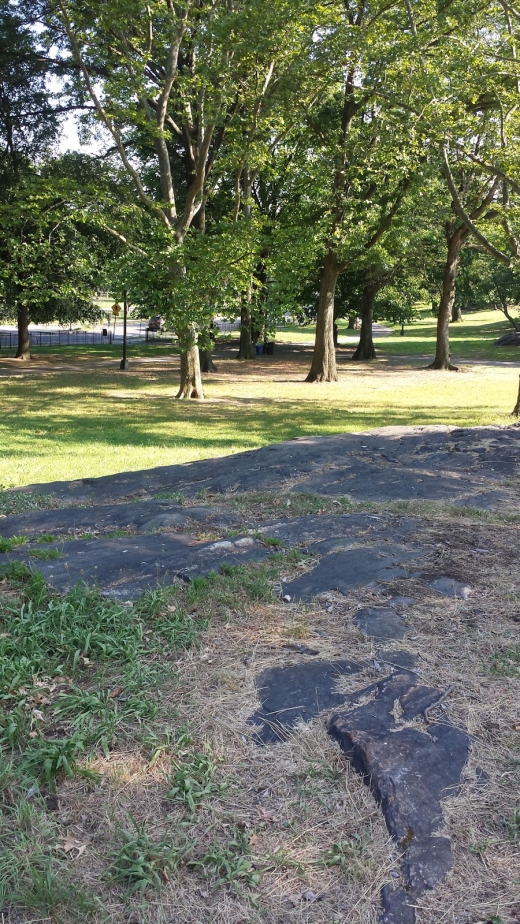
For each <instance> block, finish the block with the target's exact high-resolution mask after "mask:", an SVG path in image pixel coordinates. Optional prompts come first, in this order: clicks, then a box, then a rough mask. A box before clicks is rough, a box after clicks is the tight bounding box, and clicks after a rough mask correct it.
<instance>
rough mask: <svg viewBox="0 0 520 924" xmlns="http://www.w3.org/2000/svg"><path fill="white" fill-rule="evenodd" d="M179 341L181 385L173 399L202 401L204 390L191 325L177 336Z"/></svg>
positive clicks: (197, 351) (195, 339)
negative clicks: (196, 399)
mask: <svg viewBox="0 0 520 924" xmlns="http://www.w3.org/2000/svg"><path fill="white" fill-rule="evenodd" d="M179 341H180V344H181V384H180V388H179V391H178V392H177V394H176V396H175V397H176V398H198V399H199V400H203V399H204V390H203V388H202V376H201V374H200V358H199V348H198V346H197V333H196V331H195V327H194V326H193V325H191V326H190V327H189V328H187V329H186V330H183V331H182V332H181V333H180V335H179Z"/></svg>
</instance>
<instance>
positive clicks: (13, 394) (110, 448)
mask: <svg viewBox="0 0 520 924" xmlns="http://www.w3.org/2000/svg"><path fill="white" fill-rule="evenodd" d="M388 339H389V340H390V339H393V338H388ZM396 339H397V338H396ZM399 339H400V340H401V341H402V339H404V338H399ZM61 355H62V354H60V356H61ZM232 355H233V354H232V352H230V351H229V349H227V352H223V353H221V355H220V356H219V355H218V353H217V357H216V358H217V363H218V370H219V371H218V373H217V374H216V375H211V376H206V377H205V389H206V396H207V400H206V401H205V402H200V403H199V402H176V401H175V400H174V396H175V394H176V391H177V387H178V378H179V371H178V362H179V361H178V357H177V356H169V357H168V356H160V355H159V356H155V357H153V356H149V361H146V360H145V359H142V360H141V361H139V359H138V358H137V357H136V356H135V355H134V357H133V362H132V364H131V367H130V369H129V370H128V371H127V372H126V373H124V374H123V373H121V372H120V371H119V369H118V364H117V362H109V361H106V360H100V359H99V357H98V358H96V359H94V357H93V356H92V354H90V355H89V356H88V357H84V358H83V359H81V360H80V358H79V357H78V359H77V361H76V362H72V361H71V359H72V358H73V357H72V356H70V355H69V356H68V357H67V360H66V361H65V358H64V361H63V362H62V363H60V364H58V365H57V366H56V367H55V366H53V364H52V363H50V362H49V359H50V357H49V356H47V357H42V358H40V359H39V360H38V359H36V360H35V361H34V362H33V363H31V364H30V366H29V367H21V366H19V365H18V364H15V363H14V362H13V361H10V362H9V361H7V362H0V373H1V374H0V484H2V485H3V486H4V487H6V488H12V487H18V486H21V485H27V484H34V483H38V482H49V481H54V480H62V479H63V480H70V479H75V478H84V477H96V476H99V475H106V474H111V473H114V472H119V471H127V470H138V469H142V468H148V467H152V466H156V465H168V464H173V463H181V462H190V461H193V460H196V459H202V458H208V457H212V456H222V455H227V454H230V453H236V452H241V451H243V450H247V449H254V448H257V447H259V446H264V445H266V444H269V443H273V442H278V441H281V440H287V439H292V438H294V437H298V436H304V435H308V434H321V435H326V434H334V433H341V432H345V431H353V430H357V431H360V430H367V429H371V428H374V427H382V426H389V425H399V426H407V425H414V424H415V425H430V424H452V425H456V426H476V425H482V424H484V425H485V424H494V423H499V424H507V423H510V422H511V417H510V416H509V415H510V412H511V410H512V408H513V405H514V403H515V400H516V395H517V387H518V379H517V372H516V369H515V368H512V367H511V366H510V365H508V364H506V365H504V366H488V365H474V366H471V365H468V366H465V367H464V369H463V371H462V372H461V373H459V374H455V373H444V372H432V371H426V370H425V369H424V366H423V364H422V363H421V362H420V361H419V360H418V361H417V363H413V364H412V363H411V362H410V360H409V359H407V360H406V362H400V361H397V360H395V359H391V358H383V359H382V360H381V362H379V363H371V364H359V365H358V364H353V363H351V361H350V359H349V353H348V351H347V350H340V351H339V353H338V361H339V382H338V383H334V384H324V385H308V384H306V383H305V382H304V378H305V375H306V373H307V371H308V368H309V364H310V358H311V348H310V347H307V348H306V347H303V346H302V348H301V351H300V352H297V353H292V354H291V353H284V352H283V351H282V350H281V349H280V350H278V352H277V354H275V356H274V357H268V356H266V357H259V358H258V360H257V361H256V362H254V363H237V362H236V360H234V359H232V358H231V357H232ZM405 358H406V357H405Z"/></svg>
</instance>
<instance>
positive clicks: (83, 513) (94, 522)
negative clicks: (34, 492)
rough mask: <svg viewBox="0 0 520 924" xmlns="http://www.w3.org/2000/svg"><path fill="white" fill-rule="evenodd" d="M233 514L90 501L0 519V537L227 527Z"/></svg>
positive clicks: (169, 504)
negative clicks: (207, 526) (208, 526)
mask: <svg viewBox="0 0 520 924" xmlns="http://www.w3.org/2000/svg"><path fill="white" fill-rule="evenodd" d="M236 522H237V518H236V516H233V514H229V513H225V512H224V511H221V510H219V509H217V508H214V507H186V508H185V507H182V506H181V505H180V504H179V503H177V502H176V501H174V500H148V501H146V502H144V503H129V504H110V505H109V504H104V505H100V504H94V505H92V506H90V505H89V506H88V507H58V508H56V509H53V510H35V511H33V512H31V513H26V514H18V515H17V516H10V517H1V518H0V536H5V537H6V538H9V537H11V536H28V537H31V536H34V535H38V533H40V534H41V533H55V534H60V533H76V532H81V531H83V532H98V531H99V532H107V531H109V530H121V529H128V530H132V531H134V532H138V533H146V532H152V531H153V530H156V529H180V528H183V527H190V526H191V527H192V528H193V527H195V526H196V525H197V524H199V525H200V524H202V525H211V526H213V527H216V526H218V527H220V528H223V527H227V526H231V525H233V524H235V523H236Z"/></svg>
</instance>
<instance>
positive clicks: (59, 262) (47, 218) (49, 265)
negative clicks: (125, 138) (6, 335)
mask: <svg viewBox="0 0 520 924" xmlns="http://www.w3.org/2000/svg"><path fill="white" fill-rule="evenodd" d="M89 168H92V169H89ZM98 172H99V165H98V164H92V163H91V159H90V158H84V157H82V156H81V155H65V156H64V157H62V158H59V159H54V160H50V161H47V162H45V163H43V164H42V165H41V166H40V167H39V168H38V169H36V168H33V167H30V166H29V165H25V167H24V169H23V172H20V174H19V179H18V183H17V184H16V185H15V186H12V187H11V188H10V189H7V190H4V192H3V195H2V196H1V198H0V315H1V316H2V317H4V318H6V319H15V320H16V321H17V325H18V349H17V353H16V356H17V358H19V359H29V358H30V348H29V324H30V323H31V322H33V323H38V324H46V323H49V322H50V321H58V322H59V323H62V324H63V323H70V322H72V321H82V322H85V321H94V320H98V319H99V317H100V310H99V308H98V307H97V306H96V304H95V303H94V301H93V297H94V293H95V290H96V289H97V287H98V285H99V279H100V273H101V267H102V265H103V262H104V261H105V260H106V258H107V253H109V250H110V240H109V239H108V235H107V234H106V233H104V232H103V229H102V228H101V227H100V225H99V222H98V220H97V216H96V215H95V214H92V213H89V211H88V210H86V209H85V207H84V201H82V200H83V198H84V196H85V195H89V193H88V185H89V182H92V174H94V177H95V179H96V180H97V179H98V177H97V174H98ZM99 188H100V187H99V183H98V184H97V186H96V189H97V190H98V192H99ZM90 195H92V193H91V192H90Z"/></svg>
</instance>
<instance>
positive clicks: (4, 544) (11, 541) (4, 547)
mask: <svg viewBox="0 0 520 924" xmlns="http://www.w3.org/2000/svg"><path fill="white" fill-rule="evenodd" d="M26 542H27V536H10V537H9V538H6V537H4V536H0V552H11V551H12V549H15V548H16V547H17V546H20V545H25V543H26Z"/></svg>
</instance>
